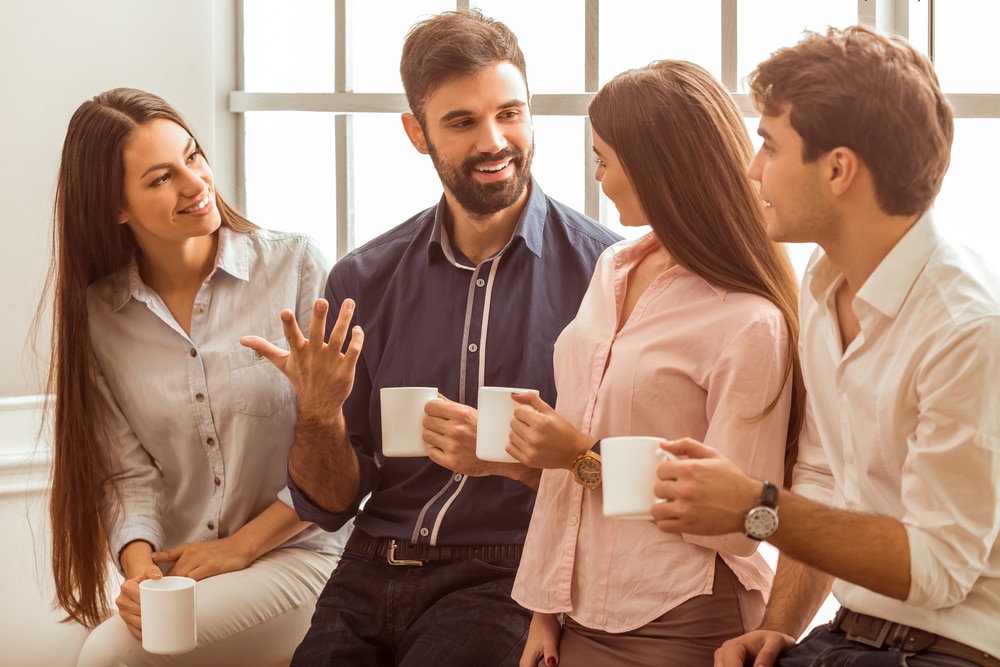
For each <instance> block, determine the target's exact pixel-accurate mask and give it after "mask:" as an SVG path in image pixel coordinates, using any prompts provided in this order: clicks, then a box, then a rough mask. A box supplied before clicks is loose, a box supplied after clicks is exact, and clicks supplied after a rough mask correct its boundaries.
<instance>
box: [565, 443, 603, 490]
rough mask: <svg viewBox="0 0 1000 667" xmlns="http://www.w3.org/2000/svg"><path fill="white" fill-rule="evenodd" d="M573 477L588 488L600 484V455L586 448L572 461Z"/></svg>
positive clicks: (594, 487) (592, 488)
mask: <svg viewBox="0 0 1000 667" xmlns="http://www.w3.org/2000/svg"><path fill="white" fill-rule="evenodd" d="M572 470H573V478H574V479H575V480H576V481H577V482H578V483H579V484H582V485H583V486H585V487H586V488H588V489H591V490H594V489H596V488H597V487H599V486H600V485H601V455H600V454H598V453H597V452H595V451H594V450H593V449H588V450H587V451H585V452H584V453H583V454H580V455H579V456H578V457H576V460H575V461H573V467H572Z"/></svg>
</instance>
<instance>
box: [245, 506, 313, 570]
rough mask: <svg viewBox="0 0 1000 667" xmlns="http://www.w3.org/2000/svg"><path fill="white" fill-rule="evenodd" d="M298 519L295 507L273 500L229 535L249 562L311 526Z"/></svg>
mask: <svg viewBox="0 0 1000 667" xmlns="http://www.w3.org/2000/svg"><path fill="white" fill-rule="evenodd" d="M311 525H312V524H311V523H309V522H308V521H301V520H300V519H299V517H298V515H297V514H295V510H294V509H292V508H291V507H289V506H288V505H286V504H285V503H283V502H281V501H280V500H276V501H274V502H273V503H272V504H271V505H270V506H269V507H268V508H267V509H265V510H264V511H263V512H261V513H260V514H258V515H257V516H256V517H254V519H253V520H252V521H250V522H248V523H247V524H246V525H244V526H243V527H242V528H240V529H239V530H238V531H236V532H235V533H233V534H232V535H231V536H230V539H231V540H232V542H233V544H234V545H236V548H237V549H238V550H239V551H240V552H241V553H242V554H243V555H244V557H245V558H246V561H247V562H248V563H252V562H253V561H255V560H257V559H258V558H260V557H261V556H263V555H264V554H266V553H268V552H269V551H271V550H272V549H275V548H277V547H279V546H281V545H282V544H284V543H285V542H287V541H288V540H290V539H291V538H293V537H295V536H296V535H298V534H299V533H301V532H302V531H303V530H305V529H306V528H308V527H309V526H311Z"/></svg>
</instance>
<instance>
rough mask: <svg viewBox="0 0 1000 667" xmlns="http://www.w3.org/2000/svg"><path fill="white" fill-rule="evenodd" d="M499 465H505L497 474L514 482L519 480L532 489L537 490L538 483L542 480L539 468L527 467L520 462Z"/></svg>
mask: <svg viewBox="0 0 1000 667" xmlns="http://www.w3.org/2000/svg"><path fill="white" fill-rule="evenodd" d="M499 465H502V466H505V468H504V470H502V471H501V472H498V473H497V474H500V475H503V476H504V477H508V478H510V479H512V480H514V481H515V482H520V483H521V484H524V485H525V486H526V487H528V488H529V489H531V490H532V491H537V490H538V485H539V483H540V482H541V481H542V471H541V470H538V469H536V468H529V467H527V466H523V465H521V464H520V463H501V464H499Z"/></svg>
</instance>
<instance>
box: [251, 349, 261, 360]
mask: <svg viewBox="0 0 1000 667" xmlns="http://www.w3.org/2000/svg"><path fill="white" fill-rule="evenodd" d="M253 356H255V357H257V358H258V359H263V358H264V355H263V354H261V353H260V352H258V351H257V350H254V352H253Z"/></svg>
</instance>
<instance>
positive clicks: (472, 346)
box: [469, 343, 479, 352]
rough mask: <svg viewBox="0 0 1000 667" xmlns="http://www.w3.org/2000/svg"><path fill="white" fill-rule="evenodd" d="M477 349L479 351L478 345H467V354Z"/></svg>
mask: <svg viewBox="0 0 1000 667" xmlns="http://www.w3.org/2000/svg"><path fill="white" fill-rule="evenodd" d="M478 349H479V346H478V345H476V344H475V343H469V352H475V351H476V350H478Z"/></svg>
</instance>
